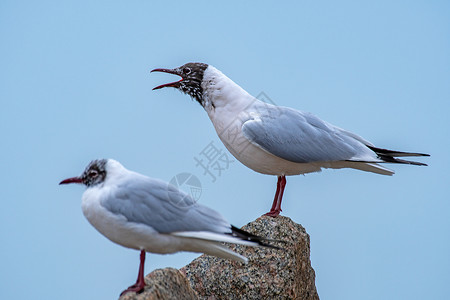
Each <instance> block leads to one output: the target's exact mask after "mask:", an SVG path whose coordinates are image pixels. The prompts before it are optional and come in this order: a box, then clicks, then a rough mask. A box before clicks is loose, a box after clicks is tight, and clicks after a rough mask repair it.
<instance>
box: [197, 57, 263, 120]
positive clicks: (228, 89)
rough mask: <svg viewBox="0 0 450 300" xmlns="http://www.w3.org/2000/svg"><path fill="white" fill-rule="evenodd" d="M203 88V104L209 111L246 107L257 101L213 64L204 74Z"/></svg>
mask: <svg viewBox="0 0 450 300" xmlns="http://www.w3.org/2000/svg"><path fill="white" fill-rule="evenodd" d="M202 89H203V103H202V105H203V107H204V108H205V110H206V111H207V112H208V113H210V111H212V110H215V109H218V108H223V107H227V106H234V107H235V108H238V107H240V106H242V107H246V106H248V105H249V104H250V103H251V102H252V101H255V98H254V97H252V96H251V95H250V94H249V93H247V92H246V91H245V90H244V89H243V88H241V87H240V86H239V85H237V84H236V83H234V81H232V80H231V79H230V78H228V77H227V76H225V75H224V74H223V73H222V72H220V71H219V70H217V69H216V68H214V67H213V66H211V65H210V66H208V68H207V69H206V70H205V73H204V75H203V82H202Z"/></svg>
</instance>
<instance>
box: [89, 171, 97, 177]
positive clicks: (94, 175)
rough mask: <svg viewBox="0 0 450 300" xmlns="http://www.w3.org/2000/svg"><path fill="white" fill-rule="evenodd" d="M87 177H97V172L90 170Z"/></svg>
mask: <svg viewBox="0 0 450 300" xmlns="http://www.w3.org/2000/svg"><path fill="white" fill-rule="evenodd" d="M88 176H89V177H97V176H98V172H97V171H95V170H91V171H89V174H88Z"/></svg>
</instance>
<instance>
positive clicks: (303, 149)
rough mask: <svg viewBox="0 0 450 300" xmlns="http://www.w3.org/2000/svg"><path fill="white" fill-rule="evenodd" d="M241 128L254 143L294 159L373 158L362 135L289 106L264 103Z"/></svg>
mask: <svg viewBox="0 0 450 300" xmlns="http://www.w3.org/2000/svg"><path fill="white" fill-rule="evenodd" d="M242 131H243V133H244V136H245V137H246V138H247V139H248V140H249V141H250V142H252V143H253V144H256V145H258V146H259V147H261V148H262V149H264V150H266V151H268V152H269V153H271V154H274V155H276V156H278V157H281V158H283V159H286V160H289V161H292V162H296V163H309V162H319V161H340V160H374V159H375V158H376V156H374V154H373V152H372V151H371V150H370V149H368V148H367V147H366V145H365V144H369V145H370V143H369V142H367V141H365V140H364V139H362V138H361V137H359V136H357V135H355V134H352V133H349V132H347V131H344V130H342V129H340V128H338V127H335V126H333V125H331V124H328V123H326V122H325V121H322V120H321V119H319V118H318V117H316V116H314V115H313V114H310V113H305V112H301V111H298V110H294V109H292V108H287V107H277V106H272V105H271V106H267V105H266V106H265V107H264V109H260V110H259V111H258V114H256V115H255V116H254V117H253V118H252V119H250V120H248V121H246V122H245V123H244V124H243V126H242Z"/></svg>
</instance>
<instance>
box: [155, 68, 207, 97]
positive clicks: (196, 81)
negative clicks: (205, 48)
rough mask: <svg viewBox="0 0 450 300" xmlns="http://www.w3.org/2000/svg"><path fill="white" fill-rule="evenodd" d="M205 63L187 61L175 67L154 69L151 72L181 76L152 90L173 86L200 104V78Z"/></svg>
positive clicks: (201, 78) (201, 77)
mask: <svg viewBox="0 0 450 300" xmlns="http://www.w3.org/2000/svg"><path fill="white" fill-rule="evenodd" d="M206 68H208V65H207V64H203V63H187V64H184V65H182V66H181V67H178V68H175V69H154V70H152V71H151V72H164V73H169V74H175V75H178V76H180V77H181V79H180V80H178V81H175V82H170V83H166V84H162V85H159V86H157V87H155V88H153V89H154V90H157V89H161V88H164V87H174V88H176V89H178V90H180V91H182V92H183V93H185V94H188V95H189V96H191V97H192V98H194V99H195V100H197V101H198V103H200V104H202V102H203V89H202V80H203V74H204V73H205V70H206Z"/></svg>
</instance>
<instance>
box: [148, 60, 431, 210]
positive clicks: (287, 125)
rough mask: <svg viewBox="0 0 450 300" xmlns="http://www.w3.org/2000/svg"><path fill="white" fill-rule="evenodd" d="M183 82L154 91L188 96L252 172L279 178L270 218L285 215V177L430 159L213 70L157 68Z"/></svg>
mask: <svg viewBox="0 0 450 300" xmlns="http://www.w3.org/2000/svg"><path fill="white" fill-rule="evenodd" d="M152 72H164V73H170V74H175V75H178V76H180V77H181V79H180V80H179V81H176V82H171V83H167V84H163V85H160V86H157V87H155V88H154V90H156V89H160V88H163V87H174V88H176V89H178V90H180V91H182V92H183V93H185V94H188V95H189V96H191V97H192V98H194V99H195V100H197V102H198V103H200V104H201V105H202V106H203V108H204V109H205V110H206V112H207V113H208V116H209V118H210V119H211V121H212V123H213V125H214V128H215V129H216V132H217V134H218V135H219V138H220V139H221V140H222V142H223V143H224V145H225V147H226V148H227V149H228V150H229V151H230V152H231V154H233V155H234V157H236V158H237V159H238V160H239V161H240V162H241V163H243V164H244V165H246V166H247V167H249V168H250V169H252V170H254V171H256V172H259V173H263V174H269V175H277V176H278V183H277V191H276V193H275V198H274V200H273V204H272V208H271V209H270V212H268V213H267V214H266V215H269V216H272V217H276V216H278V215H279V213H280V212H281V200H282V198H283V192H284V187H285V185H286V177H285V176H286V175H298V174H305V173H311V172H319V171H320V170H321V169H322V168H332V169H341V168H353V169H359V170H363V171H367V172H373V173H378V174H383V175H392V174H394V171H392V170H389V169H387V168H385V167H383V166H380V165H379V163H400V164H411V165H417V166H426V164H423V163H419V162H414V161H407V160H403V159H399V158H396V157H405V156H429V155H428V154H422V153H409V152H400V151H393V150H387V149H382V148H377V147H375V146H374V145H372V144H371V143H370V142H368V141H366V140H365V139H363V138H362V137H360V136H358V135H356V134H354V133H351V132H349V131H346V130H343V129H341V128H339V127H336V126H334V125H331V124H330V123H327V122H325V121H323V120H321V119H319V118H318V117H316V116H314V115H313V114H311V113H307V112H302V111H299V110H295V109H292V108H289V107H280V106H275V105H271V104H268V103H265V102H262V101H260V100H258V99H256V98H255V97H253V96H251V95H250V94H249V93H247V92H246V91H245V90H244V89H242V88H241V87H240V86H239V85H237V84H236V83H234V82H233V81H232V80H231V79H229V78H228V77H226V76H225V75H224V74H223V73H222V72H220V71H219V70H217V69H216V68H214V67H213V66H211V65H207V64H203V63H187V64H185V65H183V66H181V67H179V68H175V69H154V70H152Z"/></svg>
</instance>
